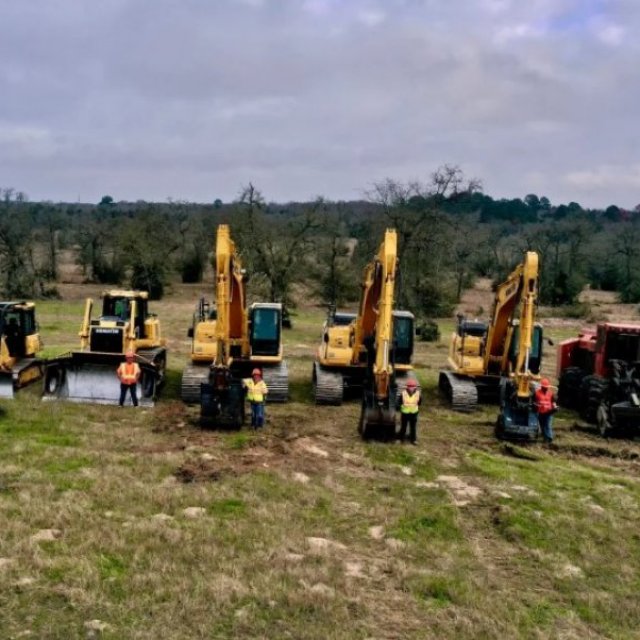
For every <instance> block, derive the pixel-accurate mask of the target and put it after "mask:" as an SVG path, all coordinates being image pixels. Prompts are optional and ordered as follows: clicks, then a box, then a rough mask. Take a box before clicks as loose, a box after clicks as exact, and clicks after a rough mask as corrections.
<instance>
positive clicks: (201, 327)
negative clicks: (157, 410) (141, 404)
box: [181, 224, 289, 428]
mask: <svg viewBox="0 0 640 640" xmlns="http://www.w3.org/2000/svg"><path fill="white" fill-rule="evenodd" d="M215 259H216V300H215V307H214V306H212V305H210V304H209V303H208V302H206V301H205V300H204V299H201V300H200V301H199V303H198V306H197V308H196V312H195V314H194V316H193V324H192V326H191V328H190V329H189V332H188V336H189V337H190V338H191V356H190V359H191V362H190V363H189V364H188V365H187V366H186V367H185V369H184V371H183V374H182V386H181V395H182V399H183V400H184V402H186V403H187V404H199V405H200V415H201V421H202V423H203V424H208V425H215V426H228V427H234V428H237V427H240V426H241V425H242V424H243V423H244V391H243V388H242V379H243V378H245V377H249V376H250V374H251V370H252V369H253V368H255V367H257V368H259V369H261V371H262V376H263V379H264V381H265V383H266V384H267V387H268V388H269V394H268V396H267V399H268V401H269V402H286V401H287V400H288V398H289V375H288V369H287V363H286V361H285V360H284V355H283V347H282V305H281V304H279V303H254V304H252V305H250V306H247V293H246V272H245V270H244V268H243V266H242V260H241V258H240V255H239V253H238V251H237V249H236V245H235V243H234V242H233V240H232V239H231V232H230V229H229V226H228V225H225V224H222V225H220V226H219V227H218V230H217V236H216V256H215Z"/></svg>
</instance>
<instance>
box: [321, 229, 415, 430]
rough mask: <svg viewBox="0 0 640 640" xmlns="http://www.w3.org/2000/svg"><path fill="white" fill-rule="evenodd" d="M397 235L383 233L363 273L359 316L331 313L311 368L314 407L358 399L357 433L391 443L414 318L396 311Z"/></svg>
mask: <svg viewBox="0 0 640 640" xmlns="http://www.w3.org/2000/svg"><path fill="white" fill-rule="evenodd" d="M397 263H398V259H397V234H396V231H395V230H394V229H387V231H386V232H385V235H384V239H383V241H382V244H381V245H380V248H379V250H378V253H377V255H376V256H375V257H374V259H373V260H372V261H371V262H370V263H369V264H368V265H367V266H366V267H365V269H364V274H363V280H362V291H361V295H360V305H359V310H358V313H357V314H352V313H338V312H336V311H335V310H331V311H330V313H329V317H328V319H327V321H326V322H325V324H324V327H323V332H322V342H321V343H320V346H319V347H318V350H317V352H316V358H315V362H314V364H313V391H314V397H315V402H316V404H330V405H339V404H341V403H342V400H343V399H344V398H345V397H349V396H350V395H357V394H359V395H360V396H361V398H362V412H361V417H360V424H359V431H360V433H361V435H362V436H363V437H365V438H368V437H379V436H380V437H382V438H389V437H391V435H392V433H393V431H394V430H395V409H396V403H397V401H398V398H399V396H400V395H401V394H402V391H403V390H404V388H405V387H406V384H407V382H408V381H409V380H410V379H414V380H416V382H417V378H416V376H415V373H414V372H413V366H412V365H411V358H412V356H413V346H414V333H415V331H414V324H415V323H414V316H413V314H412V313H410V312H408V311H397V310H394V308H393V307H394V293H395V283H396V272H397Z"/></svg>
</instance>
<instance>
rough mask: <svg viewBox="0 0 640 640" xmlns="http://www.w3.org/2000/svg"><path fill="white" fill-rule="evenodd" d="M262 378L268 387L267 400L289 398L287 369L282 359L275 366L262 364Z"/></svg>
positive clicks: (284, 400)
mask: <svg viewBox="0 0 640 640" xmlns="http://www.w3.org/2000/svg"><path fill="white" fill-rule="evenodd" d="M262 379H263V380H264V382H265V384H266V385H267V388H268V389H269V393H268V394H267V402H287V400H289V369H288V367H287V363H286V362H285V361H284V360H283V361H282V362H280V363H279V364H277V365H275V366H263V367H262Z"/></svg>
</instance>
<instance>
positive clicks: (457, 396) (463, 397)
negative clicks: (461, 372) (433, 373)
mask: <svg viewBox="0 0 640 640" xmlns="http://www.w3.org/2000/svg"><path fill="white" fill-rule="evenodd" d="M439 386H440V390H441V391H442V393H443V394H444V396H445V397H446V398H447V400H448V401H449V402H450V404H451V408H452V409H453V410H454V411H460V412H462V413H470V412H472V411H475V409H476V408H477V406H478V389H477V387H476V385H475V383H474V382H473V381H471V380H465V379H464V378H458V377H457V376H456V375H455V374H454V373H453V372H451V371H441V372H440V380H439Z"/></svg>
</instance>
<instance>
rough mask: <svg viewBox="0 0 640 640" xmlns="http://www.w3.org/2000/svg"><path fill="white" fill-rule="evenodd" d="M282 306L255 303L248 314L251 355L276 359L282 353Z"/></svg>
mask: <svg viewBox="0 0 640 640" xmlns="http://www.w3.org/2000/svg"><path fill="white" fill-rule="evenodd" d="M281 334H282V305H281V304H275V303H274V304H268V303H256V304H253V305H252V306H251V310H250V313H249V335H250V342H251V354H252V355H254V356H274V357H277V356H279V355H280V353H281V351H282V340H281Z"/></svg>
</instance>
